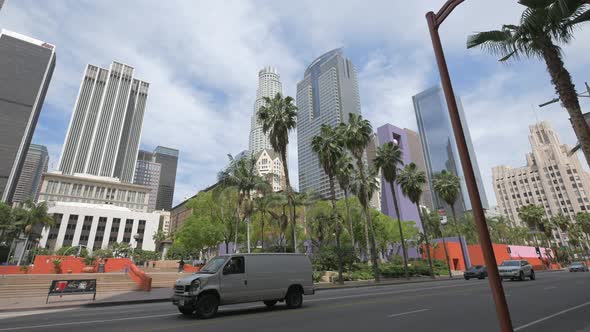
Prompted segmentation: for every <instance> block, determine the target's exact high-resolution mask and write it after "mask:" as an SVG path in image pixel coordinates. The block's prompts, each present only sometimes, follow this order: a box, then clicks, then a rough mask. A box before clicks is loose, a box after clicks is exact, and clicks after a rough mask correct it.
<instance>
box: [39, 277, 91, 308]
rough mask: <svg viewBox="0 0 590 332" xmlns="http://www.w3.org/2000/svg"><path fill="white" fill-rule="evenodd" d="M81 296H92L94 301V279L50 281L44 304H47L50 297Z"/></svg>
mask: <svg viewBox="0 0 590 332" xmlns="http://www.w3.org/2000/svg"><path fill="white" fill-rule="evenodd" d="M83 294H93V295H94V296H93V297H92V300H93V301H94V300H95V299H96V279H71V280H52V281H51V286H49V292H48V293H47V299H46V300H45V303H48V302H49V297H50V296H59V297H62V296H63V295H83Z"/></svg>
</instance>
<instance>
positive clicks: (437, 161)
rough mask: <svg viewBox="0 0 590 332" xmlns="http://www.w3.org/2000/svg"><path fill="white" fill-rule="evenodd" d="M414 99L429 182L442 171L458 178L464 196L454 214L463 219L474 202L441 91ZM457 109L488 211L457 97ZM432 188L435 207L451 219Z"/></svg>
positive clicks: (483, 202)
mask: <svg viewBox="0 0 590 332" xmlns="http://www.w3.org/2000/svg"><path fill="white" fill-rule="evenodd" d="M412 99H413V101H414V111H415V112H416V119H417V122H418V129H419V132H420V138H421V139H422V150H423V151H424V159H425V162H426V170H427V174H428V178H429V179H432V178H433V175H434V174H436V173H439V172H441V171H442V170H447V171H449V172H451V173H453V174H455V175H457V176H458V177H459V179H460V182H461V195H459V199H458V200H457V202H456V203H455V211H456V212H457V215H458V216H459V217H460V216H462V215H463V213H464V212H465V211H470V210H471V201H470V199H469V194H468V193H467V185H466V184H465V177H464V175H463V168H462V167H461V161H460V159H459V153H458V152H457V143H456V141H455V136H454V135H453V130H452V128H451V120H450V118H449V112H448V109H447V104H446V102H445V99H444V96H443V92H442V89H441V88H440V87H439V86H435V87H432V88H430V89H428V90H426V91H423V92H420V93H419V94H417V95H415V96H413V97H412ZM457 105H458V107H459V116H460V118H461V124H462V125H463V130H464V132H465V140H466V141H467V148H468V150H469V156H470V158H471V163H472V165H473V171H474V173H475V179H476V182H477V187H478V189H479V195H480V196H481V202H482V205H483V207H484V209H488V200H487V198H486V194H485V191H484V187H483V182H482V181H481V175H480V174H479V167H478V166H477V158H476V157H475V153H474V151H473V146H472V144H471V135H470V134H469V127H468V126H467V121H465V115H464V113H463V106H462V105H461V100H460V99H459V98H458V97H457ZM430 186H431V187H430V191H431V192H432V200H433V204H434V207H436V208H444V209H445V211H446V213H447V214H448V215H450V211H451V208H450V206H447V204H446V203H445V202H444V201H443V200H442V199H440V198H439V197H437V195H436V193H435V192H434V189H433V188H432V181H430Z"/></svg>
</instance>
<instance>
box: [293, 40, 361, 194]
mask: <svg viewBox="0 0 590 332" xmlns="http://www.w3.org/2000/svg"><path fill="white" fill-rule="evenodd" d="M297 107H298V108H299V111H298V115H297V150H298V156H299V160H298V162H299V189H300V191H302V192H305V191H314V192H316V193H318V194H319V195H321V196H322V197H327V196H328V195H329V192H330V189H329V184H328V177H327V176H326V174H325V173H324V171H323V169H322V168H321V166H320V164H319V162H318V157H317V155H316V154H315V153H314V152H313V151H312V150H311V140H312V139H313V137H314V136H315V135H318V134H319V132H320V127H321V125H323V124H328V125H330V126H337V125H338V124H340V123H341V122H346V121H348V117H349V114H350V113H355V114H360V112H361V106H360V98H359V88H358V82H357V75H356V69H355V68H354V65H353V64H352V62H351V61H350V59H348V58H346V57H345V56H344V55H343V53H342V49H335V50H332V51H329V52H327V53H325V54H323V55H322V56H320V57H319V58H317V59H316V60H314V61H313V62H312V63H311V64H310V65H309V67H307V69H306V70H305V74H304V77H303V80H302V81H301V82H299V83H298V84H297ZM336 193H337V196H338V197H342V196H343V194H342V191H341V190H340V188H337V192H336Z"/></svg>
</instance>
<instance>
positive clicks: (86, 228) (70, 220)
mask: <svg viewBox="0 0 590 332" xmlns="http://www.w3.org/2000/svg"><path fill="white" fill-rule="evenodd" d="M48 213H49V214H51V215H53V218H54V220H55V225H54V226H52V227H46V228H44V229H43V231H42V232H41V240H40V242H39V246H40V247H41V248H48V249H50V250H57V249H59V248H61V247H65V246H74V247H75V246H80V245H82V246H85V247H87V248H90V249H91V250H97V249H107V248H110V247H112V245H113V244H114V243H127V244H129V245H130V246H131V247H132V248H137V249H142V250H152V251H153V250H156V244H155V242H154V239H153V236H154V234H155V233H156V232H157V231H158V226H159V223H160V214H159V213H157V212H151V213H149V212H143V211H134V210H131V209H128V208H125V207H121V206H114V205H108V204H88V203H80V202H50V203H49V208H48Z"/></svg>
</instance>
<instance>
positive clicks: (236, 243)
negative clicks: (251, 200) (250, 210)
mask: <svg viewBox="0 0 590 332" xmlns="http://www.w3.org/2000/svg"><path fill="white" fill-rule="evenodd" d="M241 195H242V194H240V193H238V206H237V208H236V234H235V235H234V238H235V240H234V253H236V252H237V248H238V232H239V227H240V206H241V205H242V197H241Z"/></svg>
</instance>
